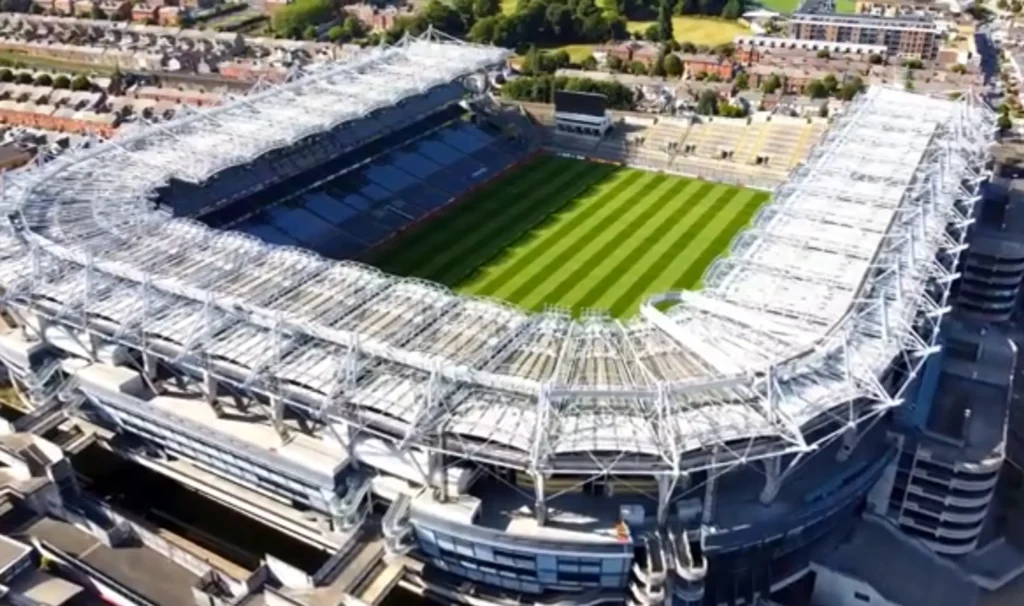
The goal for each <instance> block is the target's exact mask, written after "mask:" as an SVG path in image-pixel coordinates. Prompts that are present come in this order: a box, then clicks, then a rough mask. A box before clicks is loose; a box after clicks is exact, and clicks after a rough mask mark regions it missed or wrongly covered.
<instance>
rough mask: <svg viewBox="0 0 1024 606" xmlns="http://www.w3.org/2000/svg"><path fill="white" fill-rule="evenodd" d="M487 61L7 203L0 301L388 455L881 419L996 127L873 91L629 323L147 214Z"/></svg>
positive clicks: (303, 96)
mask: <svg viewBox="0 0 1024 606" xmlns="http://www.w3.org/2000/svg"><path fill="white" fill-rule="evenodd" d="M503 57H504V55H503V51H499V50H497V49H493V48H485V47H476V46H472V45H465V44H456V43H447V42H445V43H441V42H438V41H435V40H428V39H420V40H410V41H406V42H405V43H403V44H402V45H400V46H398V47H392V48H386V49H378V50H375V51H373V52H372V53H370V54H369V55H368V56H367V57H365V58H363V59H360V60H358V61H355V62H350V63H346V64H342V65H338V66H333V67H329V68H323V69H320V70H318V71H316V72H312V73H310V74H307V75H305V76H303V77H301V78H298V79H296V80H295V81H293V82H291V83H288V84H286V85H283V86H280V87H276V88H270V89H267V90H265V91H263V92H261V93H259V94H257V95H255V96H252V97H247V98H243V99H239V100H237V101H236V102H233V103H230V104H228V105H226V106H224V107H221V108H217V109H214V110H210V111H204V112H201V113H196V114H194V115H192V116H189V117H188V118H185V119H182V120H178V121H173V122H170V123H167V124H164V125H161V126H152V127H148V128H144V129H140V130H139V131H137V132H134V133H130V134H128V135H125V136H122V137H118V138H116V139H115V140H114V141H112V142H111V143H109V144H104V145H101V146H97V147H95V148H92V149H89V150H86V151H84V152H82V153H69V154H66V155H65V156H63V157H61V158H59V159H57V160H55V161H54V162H51V163H50V164H48V165H45V166H43V167H40V168H39V169H36V170H33V171H30V172H26V173H24V174H22V175H18V176H17V177H16V178H9V179H8V180H7V183H6V186H5V192H4V197H3V201H4V205H5V206H6V208H7V212H8V213H14V214H13V215H12V217H14V218H13V219H12V221H11V225H10V226H9V227H8V229H7V230H6V231H5V233H4V236H3V238H4V240H3V241H4V246H3V251H4V254H3V259H2V260H0V284H2V285H3V287H4V289H5V296H6V298H7V301H8V303H9V305H12V306H14V307H19V308H30V309H31V310H32V311H33V312H34V313H36V314H41V315H43V316H45V317H46V318H49V319H50V321H54V322H57V323H60V324H62V325H64V326H69V327H74V328H75V329H76V330H78V331H81V332H84V333H86V334H88V335H90V337H91V338H93V339H98V340H102V341H105V342H110V341H113V342H116V343H120V344H123V345H126V346H128V347H130V348H132V349H136V350H142V351H144V352H145V353H146V355H147V356H150V357H153V358H157V359H163V360H165V361H167V362H169V363H171V364H174V365H178V366H184V367H189V368H192V369H194V370H196V371H199V372H202V373H207V375H208V376H212V377H214V378H216V379H217V380H219V381H224V382H227V383H230V384H233V385H235V386H238V387H240V388H244V389H247V390H250V391H254V392H258V393H262V394H265V395H266V396H268V397H269V398H270V399H271V401H272V402H285V403H287V404H288V405H291V406H295V407H301V408H304V409H307V410H312V411H313V412H314V413H316V414H317V415H318V416H320V417H321V418H331V419H333V420H335V421H337V422H338V423H343V424H347V425H348V426H350V427H351V428H354V430H355V431H370V432H375V433H380V434H384V435H389V436H391V437H392V439H396V438H395V436H397V439H398V440H399V441H400V443H401V444H402V446H403V447H413V446H415V447H419V448H423V449H425V450H427V451H429V452H434V453H443V454H447V455H450V456H456V457H469V458H473V459H476V460H480V461H484V462H490V463H493V464H497V465H504V466H512V467H516V468H519V469H525V470H528V471H530V472H532V473H534V474H535V475H537V476H538V477H540V476H543V475H546V474H549V473H552V472H559V473H579V474H595V473H609V472H614V473H616V474H645V475H650V474H655V475H664V476H672V477H678V476H679V475H680V474H681V473H683V472H686V471H693V470H695V469H701V468H711V467H724V466H726V465H735V464H736V463H737V462H746V461H753V460H757V459H768V458H775V457H778V456H781V455H783V454H786V453H790V454H798V455H799V454H802V453H807V452H810V451H813V450H815V449H816V448H817V447H818V446H819V445H820V443H819V442H811V443H809V441H808V439H807V437H806V436H807V435H808V434H809V431H810V430H813V429H816V428H821V427H824V426H826V423H827V422H832V423H831V425H829V427H838V428H839V429H838V430H837V431H836V432H834V433H831V434H830V435H829V437H835V436H837V435H840V433H842V434H843V435H847V437H848V436H849V435H850V434H851V432H852V433H854V434H855V432H856V428H857V426H858V425H859V424H861V423H865V422H870V421H872V420H874V419H877V417H878V416H879V415H881V414H882V413H883V412H885V411H886V410H887V409H889V408H891V407H893V406H896V405H898V404H899V403H900V401H901V398H902V390H903V388H904V385H905V379H906V378H907V377H909V376H912V375H913V374H914V373H915V372H916V370H917V369H918V368H919V366H920V363H921V360H923V358H924V357H925V356H926V355H927V354H928V353H930V352H931V351H933V349H934V337H935V332H936V327H937V318H938V317H940V316H941V314H942V313H944V310H945V298H946V294H947V291H948V282H949V279H950V277H951V274H950V272H951V269H950V268H951V267H954V266H955V265H954V263H955V256H956V255H957V254H958V253H959V252H960V250H961V249H962V238H963V235H964V234H963V227H964V226H966V225H967V223H968V222H969V218H968V217H969V216H970V205H971V204H973V203H974V202H975V201H976V196H975V187H976V186H977V184H978V183H980V181H982V180H983V179H984V178H985V177H986V175H985V172H984V170H985V169H984V164H985V162H986V160H987V157H988V147H989V144H990V142H991V140H992V137H993V134H994V132H995V126H994V118H993V115H992V112H991V111H990V110H989V109H988V108H985V107H983V106H982V105H981V104H979V103H976V102H975V100H974V99H973V98H967V99H966V100H961V101H959V102H954V101H947V100H937V99H930V98H927V97H923V96H919V95H914V94H910V93H906V92H903V91H897V90H892V89H883V88H871V89H870V90H868V91H867V92H866V93H865V94H863V95H862V96H861V97H860V98H858V100H857V101H855V102H854V103H853V104H852V106H851V108H850V109H849V111H847V112H846V113H845V114H844V115H843V116H842V117H841V118H839V119H838V120H837V121H836V124H835V126H834V127H833V128H832V129H831V130H830V132H829V133H828V135H827V136H826V137H825V139H824V141H823V142H822V143H821V144H820V145H819V146H818V147H817V148H816V150H815V151H814V153H813V154H812V155H811V157H810V159H809V160H808V161H807V163H806V165H805V166H803V167H802V168H801V169H799V170H798V171H797V172H796V173H795V174H794V175H793V176H792V178H791V179H790V180H789V182H788V183H787V184H786V185H785V186H783V187H782V188H780V189H779V190H778V191H777V192H776V193H775V195H774V201H773V203H772V204H771V205H769V206H768V207H766V208H765V210H764V211H763V212H762V213H761V214H760V215H759V216H758V217H757V219H756V220H755V222H754V224H753V226H752V227H751V228H750V229H749V230H747V231H746V232H745V233H743V234H742V236H741V237H740V238H739V239H738V240H737V241H736V242H735V243H734V246H733V250H732V254H731V255H730V256H729V257H728V258H726V259H724V260H722V261H720V262H719V263H717V264H716V265H715V266H714V267H713V268H712V269H711V270H710V271H709V274H708V276H707V279H706V285H707V286H706V288H705V289H704V290H703V291H702V292H679V293H667V294H663V295H658V296H655V297H652V299H651V300H650V301H648V303H647V304H645V305H644V306H643V309H642V311H641V314H640V316H638V317H637V318H635V319H633V320H631V321H628V322H620V321H617V320H613V319H610V318H608V317H607V316H605V315H601V314H592V315H586V316H585V317H583V318H582V319H580V320H575V319H573V318H571V317H570V316H569V315H567V314H564V313H561V312H558V311H549V312H546V313H541V314H533V315H531V314H527V313H524V312H522V311H521V310H518V309H515V308H513V307H510V306H509V305H507V304H505V303H501V302H497V301H491V300H483V299H476V298H468V297H464V296H460V295H456V294H454V293H453V292H451V291H449V290H448V289H446V288H444V287H442V286H439V285H437V284H432V283H428V282H424V281H421V280H416V279H402V278H396V277H393V276H388V275H385V274H383V273H382V272H380V271H378V270H377V269H374V268H372V267H368V266H365V265H361V264H357V263H353V262H348V261H342V262H335V261H329V260H325V259H322V258H320V257H318V256H316V255H314V254H311V253H309V252H307V251H302V250H296V249H289V248H278V247H274V246H270V245H266V244H263V243H261V242H259V241H256V240H255V239H252V238H250V237H246V236H242V235H238V234H234V233H220V232H217V231H215V230H212V229H209V228H207V227H205V226H202V225H200V224H198V223H195V222H193V221H189V220H172V219H169V218H167V217H166V216H165V215H163V214H159V213H156V212H153V211H152V210H151V200H152V198H153V196H154V195H155V194H154V191H155V190H156V188H158V187H160V186H161V185H163V184H165V183H166V182H167V181H168V179H170V178H172V177H173V178H177V179H183V180H186V181H193V182H197V183H200V182H202V181H203V180H204V179H206V178H208V177H210V176H211V175H213V174H215V173H217V172H218V171H221V170H223V169H224V168H226V167H229V166H235V165H239V164H243V163H245V162H247V161H248V160H250V159H252V158H254V157H256V156H258V155H260V154H262V153H264V152H266V151H268V150H270V149H273V148H276V147H281V146H285V145H288V144H290V143H293V142H295V141H297V140H299V139H301V138H302V137H304V136H306V135H308V134H310V133H314V132H317V131H320V130H324V129H328V128H332V127H333V126H335V125H338V124H340V123H342V122H344V121H345V120H348V119H350V118H353V117H355V116H358V115H361V114H364V113H365V112H367V111H369V110H370V109H372V108H373V107H378V106H380V105H382V104H389V103H394V102H396V101H397V100H398V99H400V98H402V97H404V96H407V95H410V94H415V93H417V92H419V91H422V90H425V89H426V88H428V87H430V86H431V85H433V84H436V83H438V82H443V81H446V80H447V81H451V80H453V79H458V78H461V77H464V76H467V75H470V74H472V73H473V72H475V71H477V70H480V69H482V68H484V67H486V66H489V65H493V64H495V63H496V62H498V61H500V60H501V59H502V58H503ZM935 284H938V285H939V286H938V287H933V286H932V285H935ZM943 285H944V286H943ZM664 303H672V305H671V306H670V307H671V308H670V309H668V311H659V309H665V306H664V305H661V304H664ZM656 304H658V305H656ZM894 361H901V362H902V365H903V366H904V367H905V369H906V372H905V373H903V374H902V378H903V379H904V380H901V381H900V384H899V385H890V384H888V383H887V382H888V381H889V376H890V373H889V372H888V369H889V368H891V367H892V366H893V362H894ZM821 439H826V438H820V437H819V438H816V440H821ZM798 458H799V457H798Z"/></svg>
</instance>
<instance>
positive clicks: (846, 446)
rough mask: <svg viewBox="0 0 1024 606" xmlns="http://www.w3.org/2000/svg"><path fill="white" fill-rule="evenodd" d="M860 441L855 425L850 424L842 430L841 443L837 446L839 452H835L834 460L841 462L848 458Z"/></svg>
mask: <svg viewBox="0 0 1024 606" xmlns="http://www.w3.org/2000/svg"><path fill="white" fill-rule="evenodd" d="M859 443H860V434H859V433H858V432H857V426H856V425H850V426H849V427H847V428H846V431H844V432H843V443H842V445H841V446H840V447H839V452H837V453H836V461H839V462H840V463H842V462H843V461H846V460H847V459H849V458H850V455H851V454H853V451H854V450H855V449H856V448H857V444H859Z"/></svg>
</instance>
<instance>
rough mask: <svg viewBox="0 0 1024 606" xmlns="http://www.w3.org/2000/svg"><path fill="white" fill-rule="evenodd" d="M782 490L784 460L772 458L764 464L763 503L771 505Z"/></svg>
mask: <svg viewBox="0 0 1024 606" xmlns="http://www.w3.org/2000/svg"><path fill="white" fill-rule="evenodd" d="M780 488H782V459H781V458H779V457H772V458H770V459H766V460H765V462H764V488H762V489H761V503H763V504H765V505H769V504H771V502H772V501H774V500H775V497H776V496H778V494H779V489H780Z"/></svg>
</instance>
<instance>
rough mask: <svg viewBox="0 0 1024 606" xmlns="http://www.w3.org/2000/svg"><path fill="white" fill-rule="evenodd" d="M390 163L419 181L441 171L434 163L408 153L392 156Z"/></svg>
mask: <svg viewBox="0 0 1024 606" xmlns="http://www.w3.org/2000/svg"><path fill="white" fill-rule="evenodd" d="M391 162H392V164H394V165H395V166H397V167H398V168H400V169H402V170H404V171H405V172H407V173H409V174H410V175H412V176H414V177H417V178H419V179H424V178H426V177H428V176H430V175H432V174H434V173H436V172H437V171H438V170H440V169H441V167H440V166H438V164H437V163H436V162H432V161H430V160H428V159H426V158H424V157H423V156H421V155H419V154H417V153H414V152H409V151H403V152H398V153H396V154H394V157H393V158H392V160H391Z"/></svg>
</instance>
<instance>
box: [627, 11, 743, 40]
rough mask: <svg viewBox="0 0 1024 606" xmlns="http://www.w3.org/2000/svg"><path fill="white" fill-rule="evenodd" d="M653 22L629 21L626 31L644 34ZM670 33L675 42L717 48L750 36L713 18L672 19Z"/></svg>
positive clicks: (740, 27) (740, 26) (730, 22)
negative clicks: (736, 39) (738, 38)
mask: <svg viewBox="0 0 1024 606" xmlns="http://www.w3.org/2000/svg"><path fill="white" fill-rule="evenodd" d="M653 23H654V21H630V22H629V23H627V24H626V29H628V30H629V31H631V32H639V33H641V34H642V33H644V32H645V31H647V28H648V27H650V26H651V25H652V24H653ZM672 33H673V34H674V35H675V38H676V41H677V42H690V43H692V44H698V45H706V46H717V45H719V44H726V43H729V42H732V41H733V40H734V39H735V38H736V36H746V35H750V30H749V29H748V28H747V27H745V26H743V25H740V24H739V23H738V22H736V21H729V20H726V19H715V18H713V17H672Z"/></svg>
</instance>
